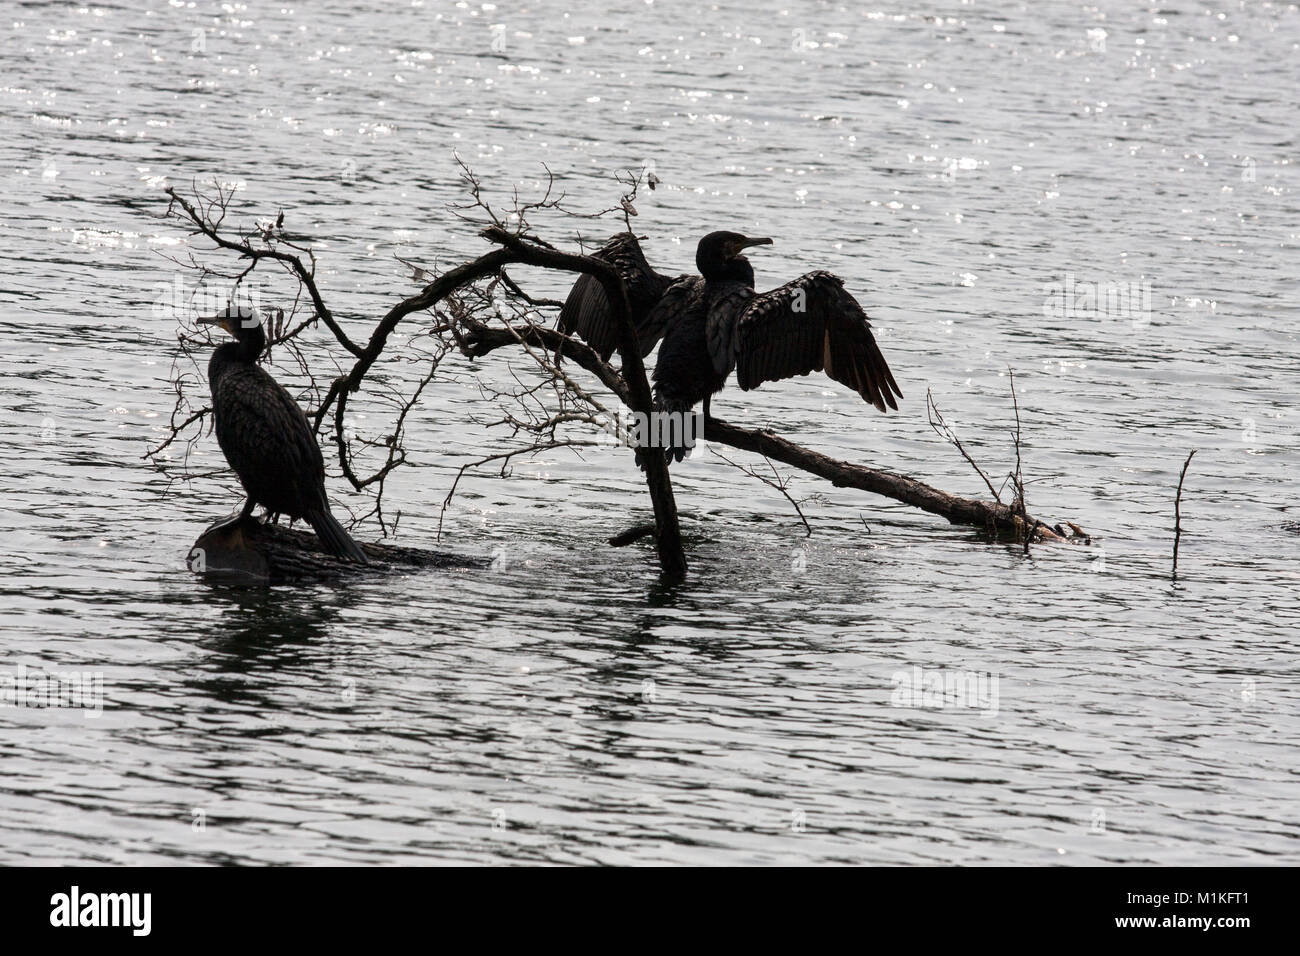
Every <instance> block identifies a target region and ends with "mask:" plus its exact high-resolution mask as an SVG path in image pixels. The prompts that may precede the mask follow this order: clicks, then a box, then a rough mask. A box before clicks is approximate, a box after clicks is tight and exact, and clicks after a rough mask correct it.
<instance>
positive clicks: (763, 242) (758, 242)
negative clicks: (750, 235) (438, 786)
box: [737, 239, 772, 249]
mask: <svg viewBox="0 0 1300 956" xmlns="http://www.w3.org/2000/svg"><path fill="white" fill-rule="evenodd" d="M771 244H772V240H771V239H745V240H744V241H743V242H740V243H737V246H738V248H739V249H748V248H749V247H750V246H770V245H771Z"/></svg>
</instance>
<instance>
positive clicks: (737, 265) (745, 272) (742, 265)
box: [695, 256, 754, 287]
mask: <svg viewBox="0 0 1300 956" xmlns="http://www.w3.org/2000/svg"><path fill="white" fill-rule="evenodd" d="M695 266H696V268H698V269H699V270H700V275H702V276H704V279H705V281H706V282H743V283H744V284H745V285H747V286H750V287H753V285H754V267H753V266H752V265H751V264H750V262H749V260H748V259H746V258H745V257H744V256H736V257H735V258H733V259H724V260H722V261H719V260H717V259H708V260H701V259H698V258H697V259H696V263H695Z"/></svg>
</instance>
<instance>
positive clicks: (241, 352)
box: [235, 322, 266, 365]
mask: <svg viewBox="0 0 1300 956" xmlns="http://www.w3.org/2000/svg"><path fill="white" fill-rule="evenodd" d="M239 331H240V335H239V338H238V339H236V340H235V346H236V348H237V349H238V352H237V353H236V357H238V359H239V360H240V361H241V362H247V363H249V364H250V365H253V364H255V363H256V362H257V358H258V356H260V355H261V354H262V351H263V350H264V349H265V348H266V331H265V330H264V329H263V328H262V323H261V322H259V323H257V325H255V326H253V327H252V328H241V329H240V330H239Z"/></svg>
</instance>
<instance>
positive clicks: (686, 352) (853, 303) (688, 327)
mask: <svg viewBox="0 0 1300 956" xmlns="http://www.w3.org/2000/svg"><path fill="white" fill-rule="evenodd" d="M771 243H772V240H771V239H752V238H749V237H747V236H743V235H741V234H739V233H735V232H711V233H709V234H708V235H707V236H705V237H704V238H703V239H701V240H700V242H699V245H698V246H697V247H696V252H695V265H696V268H698V269H699V270H700V275H698V276H681V277H679V278H677V279H669V278H668V277H666V276H662V275H660V274H659V273H657V272H655V271H654V270H653V269H651V268H650V266H649V264H648V263H647V262H646V260H645V256H644V255H643V254H642V253H641V248H640V246H639V245H638V244H637V241H636V238H635V237H634V236H632V235H631V234H628V233H624V234H621V235H619V236H616V237H615V238H614V239H612V240H611V241H610V242H609V244H608V245H606V246H605V247H604V248H603V249H602V250H601V251H600V252H599V253H597V256H598V257H599V258H603V259H606V260H607V261H609V262H612V263H613V264H614V265H615V267H616V268H618V269H619V271H620V273H621V274H622V276H623V279H624V282H625V283H626V284H627V287H628V297H629V299H630V300H632V301H631V305H632V319H633V322H634V323H635V325H636V328H637V338H638V340H639V342H640V344H641V348H642V354H643V355H645V354H648V353H649V352H650V350H651V349H653V348H654V343H655V341H656V340H657V339H658V338H660V337H662V338H663V344H662V345H661V346H660V348H659V358H658V361H657V362H656V364H655V370H654V375H653V378H654V383H655V384H654V394H655V408H656V410H658V411H665V412H679V413H683V414H689V412H690V410H691V409H692V408H693V407H694V406H695V405H696V404H697V403H699V402H701V401H702V402H703V403H704V417H705V419H706V420H707V419H708V416H709V400H710V398H711V397H712V396H713V395H714V394H715V393H716V392H719V391H721V390H722V387H723V385H724V384H725V383H726V380H727V377H728V376H729V375H730V374H731V372H732V370H733V369H734V370H735V371H736V379H737V381H738V383H739V384H740V387H741V389H742V390H743V391H749V390H751V389H755V388H758V386H759V385H761V384H763V383H764V382H774V381H778V380H780V379H783V378H792V377H793V376H796V375H807V374H808V373H810V372H814V371H817V372H820V371H824V372H826V374H827V375H829V376H830V377H831V378H833V379H835V380H836V381H838V382H842V383H844V384H845V385H848V386H849V387H850V388H852V389H853V390H854V391H856V392H857V393H858V394H859V395H861V396H862V398H863V399H864V400H865V401H867V402H869V403H871V404H872V405H874V406H875V407H876V408H878V409H879V410H880V411H882V412H884V411H886V410H887V408H892V409H894V410H897V409H898V403H897V401H896V400H895V396H897V397H898V398H902V397H903V393H902V392H901V391H900V390H899V388H898V384H897V383H896V382H895V381H894V376H893V374H892V373H891V372H890V370H889V365H888V364H887V363H886V362H885V357H884V356H883V355H882V354H881V353H880V347H879V346H878V345H877V344H876V340H875V336H873V335H872V334H871V323H870V321H869V320H868V319H867V315H866V313H865V312H863V310H862V306H861V305H859V304H858V301H857V300H856V299H854V298H853V296H851V295H849V293H848V292H847V291H845V289H844V283H843V281H842V280H841V279H840V278H839V277H838V276H835V275H832V274H831V273H829V272H824V271H817V272H809V273H808V274H806V275H803V276H800V277H799V278H798V279H794V280H793V281H791V282H787V283H786V284H785V285H783V286H781V287H779V288H777V289H773V290H772V291H771V292H764V293H758V292H755V291H754V267H753V266H752V265H751V264H750V262H749V260H748V259H747V258H746V257H745V256H744V255H743V254H742V253H743V252H744V250H745V249H748V248H751V247H753V246H760V245H771ZM593 286H594V293H593ZM651 299H653V301H651ZM566 313H567V320H566ZM613 325H614V323H613V316H612V314H611V310H610V309H609V307H608V303H607V301H606V300H605V298H604V290H603V289H602V288H601V287H600V284H599V282H597V281H596V280H595V279H594V278H592V277H591V276H585V275H584V276H583V277H582V278H581V279H579V280H578V282H577V283H575V284H574V287H573V290H572V292H570V293H569V298H568V300H567V301H566V302H565V307H564V309H563V310H562V311H561V316H560V328H561V330H562V331H565V332H566V333H567V332H570V331H576V332H578V333H579V334H580V335H581V336H582V337H583V338H584V339H586V340H587V341H588V342H589V343H591V344H592V346H593V347H594V348H596V350H597V351H602V349H603V350H605V351H604V356H605V357H608V354H609V352H610V351H612V349H613V346H614V344H615V343H616V342H617V332H616V331H615V330H614V328H613ZM598 343H599V344H598ZM685 452H686V449H685V448H683V447H673V448H670V449H668V454H669V456H670V457H671V458H673V459H675V460H677V461H681V460H682V458H683V457H684V455H685Z"/></svg>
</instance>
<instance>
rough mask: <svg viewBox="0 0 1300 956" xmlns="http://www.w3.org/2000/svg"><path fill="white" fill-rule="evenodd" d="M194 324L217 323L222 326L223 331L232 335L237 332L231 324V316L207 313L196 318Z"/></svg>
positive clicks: (216, 324)
mask: <svg viewBox="0 0 1300 956" xmlns="http://www.w3.org/2000/svg"><path fill="white" fill-rule="evenodd" d="M194 324H195V325H215V326H218V327H220V328H221V330H222V331H223V332H228V333H229V334H231V335H234V334H235V330H234V329H233V328H231V326H230V318H229V316H225V315H205V316H203V317H202V318H198V319H195V320H194Z"/></svg>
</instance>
